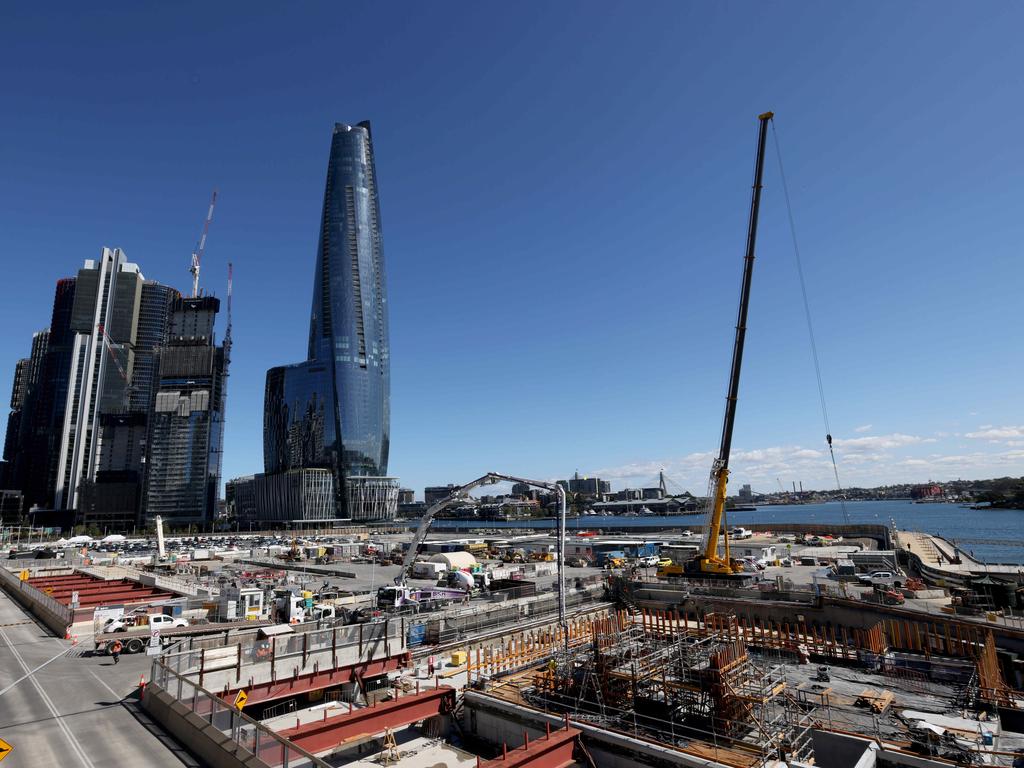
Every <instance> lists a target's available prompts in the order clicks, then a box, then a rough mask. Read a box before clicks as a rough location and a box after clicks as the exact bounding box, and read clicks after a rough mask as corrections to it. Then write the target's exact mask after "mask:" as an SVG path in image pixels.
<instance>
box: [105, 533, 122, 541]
mask: <svg viewBox="0 0 1024 768" xmlns="http://www.w3.org/2000/svg"><path fill="white" fill-rule="evenodd" d="M125 538H126V537H125V536H122V535H121V534H120V533H112V534H110V535H109V536H105V537H103V539H102V541H103V543H105V544H110V543H113V542H115V541H124V540H125Z"/></svg>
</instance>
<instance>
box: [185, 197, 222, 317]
mask: <svg viewBox="0 0 1024 768" xmlns="http://www.w3.org/2000/svg"><path fill="white" fill-rule="evenodd" d="M216 204H217V190H216V189H215V190H213V195H212V196H211V197H210V207H209V209H208V210H207V211H206V221H205V222H203V232H202V234H201V235H200V236H199V242H198V243H196V249H195V250H194V251H192V266H190V267H189V269H188V271H189V272H191V273H192V298H193V299H194V298H195V297H196V296H198V295H199V264H200V263H201V262H202V260H203V253H204V252H205V251H206V235H207V234H208V233H209V231H210V222H211V221H213V206H215V205H216Z"/></svg>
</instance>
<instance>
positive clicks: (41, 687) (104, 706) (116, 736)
mask: <svg viewBox="0 0 1024 768" xmlns="http://www.w3.org/2000/svg"><path fill="white" fill-rule="evenodd" d="M90 640H91V638H83V639H82V642H81V643H80V645H78V646H72V644H71V642H69V641H65V640H61V639H57V638H55V637H53V635H52V634H50V633H49V632H48V631H47V630H45V629H44V628H43V627H42V626H40V625H38V624H36V623H35V621H34V620H33V619H32V618H31V617H30V616H29V615H28V614H26V613H25V612H24V611H23V610H22V609H21V606H19V605H18V604H17V603H15V602H13V601H12V600H11V598H10V597H8V596H7V594H6V593H4V592H2V591H0V690H3V689H5V688H7V686H8V685H10V684H11V683H13V682H14V681H15V680H17V679H18V678H20V677H22V676H23V675H25V674H26V673H27V672H29V671H30V670H33V669H35V668H36V667H38V666H39V665H40V664H43V663H44V662H46V661H48V660H49V659H51V658H53V657H54V656H56V655H57V654H59V653H60V652H61V651H62V650H64V651H66V655H65V656H63V657H61V658H58V659H57V660H56V661H54V662H52V663H51V664H49V665H47V666H45V667H43V668H42V669H41V670H39V671H38V672H36V673H35V674H33V675H32V676H30V677H28V678H27V679H25V680H22V681H21V682H20V683H18V684H17V685H15V686H14V687H13V688H11V689H10V690H8V691H7V692H6V693H4V694H3V695H0V738H3V739H4V740H5V741H7V742H9V743H10V744H11V745H12V746H13V747H14V751H13V752H11V753H10V754H9V755H8V756H7V758H6V759H5V760H4V762H3V763H2V768H39V767H40V766H50V765H54V766H57V765H59V766H62V768H108V767H113V766H121V765H145V766H157V767H159V768H163V767H165V766H166V767H167V768H181V766H182V765H186V766H198V765H199V763H198V762H197V761H196V760H195V759H194V758H193V757H192V756H191V755H189V754H188V753H187V752H186V751H185V750H184V748H183V747H181V746H180V745H179V744H178V743H177V742H176V741H174V740H173V739H172V738H171V737H170V736H168V735H167V734H165V733H164V732H163V731H162V730H161V729H160V727H159V726H158V725H157V724H156V723H154V722H153V721H152V720H151V719H150V718H149V716H148V715H146V713H145V712H143V711H141V710H140V709H139V707H138V685H139V676H140V675H145V677H146V679H147V680H148V679H149V661H150V660H149V657H147V656H146V655H145V654H132V655H126V656H122V657H121V662H120V663H119V664H118V665H117V666H116V667H115V666H114V665H113V661H112V660H111V659H110V657H108V656H92V655H91V654H90V653H89V649H90V648H91V643H90V642H89V641H90Z"/></svg>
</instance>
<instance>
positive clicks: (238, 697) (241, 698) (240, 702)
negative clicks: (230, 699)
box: [234, 691, 249, 712]
mask: <svg viewBox="0 0 1024 768" xmlns="http://www.w3.org/2000/svg"><path fill="white" fill-rule="evenodd" d="M248 700H249V694H247V693H246V692H245V691H239V692H238V693H236V694H235V701H234V704H235V709H237V710H238V711H239V712H241V711H242V707H244V706H245V702H247V701H248Z"/></svg>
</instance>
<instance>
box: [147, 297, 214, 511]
mask: <svg viewBox="0 0 1024 768" xmlns="http://www.w3.org/2000/svg"><path fill="white" fill-rule="evenodd" d="M219 310H220V301H219V300H218V299H215V298H213V297H210V296H200V297H198V298H181V297H180V296H179V297H175V298H173V299H172V301H171V311H170V327H169V330H168V336H167V342H166V343H165V344H164V345H163V346H162V347H160V348H158V349H157V351H156V359H155V362H156V376H155V379H154V386H153V409H152V412H151V414H150V421H149V437H148V440H147V459H146V484H145V492H144V499H143V511H144V514H145V516H146V517H147V518H153V517H156V516H157V515H161V516H162V517H163V518H164V520H165V521H167V522H169V523H171V524H175V523H178V524H181V523H203V522H207V521H210V520H212V519H213V517H214V513H215V511H216V503H217V492H218V489H219V485H220V461H221V454H222V450H223V440H224V404H225V383H226V381H225V376H226V370H225V369H226V366H225V358H224V347H223V346H220V347H218V346H216V342H215V339H214V334H213V326H214V321H215V320H216V317H217V312H218V311H219Z"/></svg>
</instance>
